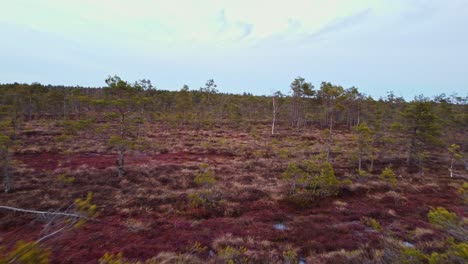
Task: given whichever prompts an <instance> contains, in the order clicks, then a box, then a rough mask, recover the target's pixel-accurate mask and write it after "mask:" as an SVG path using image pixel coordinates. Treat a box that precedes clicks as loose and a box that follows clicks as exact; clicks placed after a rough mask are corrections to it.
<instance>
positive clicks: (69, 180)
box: [57, 173, 75, 184]
mask: <svg viewBox="0 0 468 264" xmlns="http://www.w3.org/2000/svg"><path fill="white" fill-rule="evenodd" d="M57 179H58V180H59V182H61V183H64V184H71V183H73V182H75V177H73V176H67V175H66V174H63V173H62V174H59V175H58V176H57Z"/></svg>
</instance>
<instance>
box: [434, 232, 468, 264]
mask: <svg viewBox="0 0 468 264" xmlns="http://www.w3.org/2000/svg"><path fill="white" fill-rule="evenodd" d="M447 242H448V245H449V246H448V249H447V250H446V251H445V252H442V253H437V252H433V253H432V254H431V255H430V256H429V257H428V260H429V264H445V263H460V264H462V263H468V243H465V242H462V243H458V244H457V243H455V240H454V239H453V238H452V237H451V238H449V239H448V240H447Z"/></svg>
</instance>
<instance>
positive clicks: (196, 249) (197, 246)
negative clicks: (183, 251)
mask: <svg viewBox="0 0 468 264" xmlns="http://www.w3.org/2000/svg"><path fill="white" fill-rule="evenodd" d="M207 250H208V247H206V246H203V245H202V244H201V243H200V242H198V241H196V242H195V243H193V244H192V246H190V247H189V248H188V250H187V251H188V252H189V253H190V254H203V253H205V252H206V251H207Z"/></svg>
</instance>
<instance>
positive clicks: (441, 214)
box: [427, 207, 459, 228]
mask: <svg viewBox="0 0 468 264" xmlns="http://www.w3.org/2000/svg"><path fill="white" fill-rule="evenodd" d="M427 217H428V218H429V222H430V223H431V224H433V225H435V226H437V227H442V228H445V227H447V226H451V225H458V221H459V219H458V216H457V215H456V214H455V213H452V212H449V211H448V210H447V209H445V208H443V207H437V208H435V209H431V210H430V211H429V213H428V214H427Z"/></svg>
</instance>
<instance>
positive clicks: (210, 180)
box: [194, 163, 216, 187]
mask: <svg viewBox="0 0 468 264" xmlns="http://www.w3.org/2000/svg"><path fill="white" fill-rule="evenodd" d="M214 175H215V174H214V171H213V170H211V169H209V168H208V164H206V163H202V164H201V165H200V172H199V173H198V175H197V176H196V177H195V180H194V181H195V184H196V185H198V186H205V187H208V186H212V185H214V184H215V182H216V179H215V177H214Z"/></svg>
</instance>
